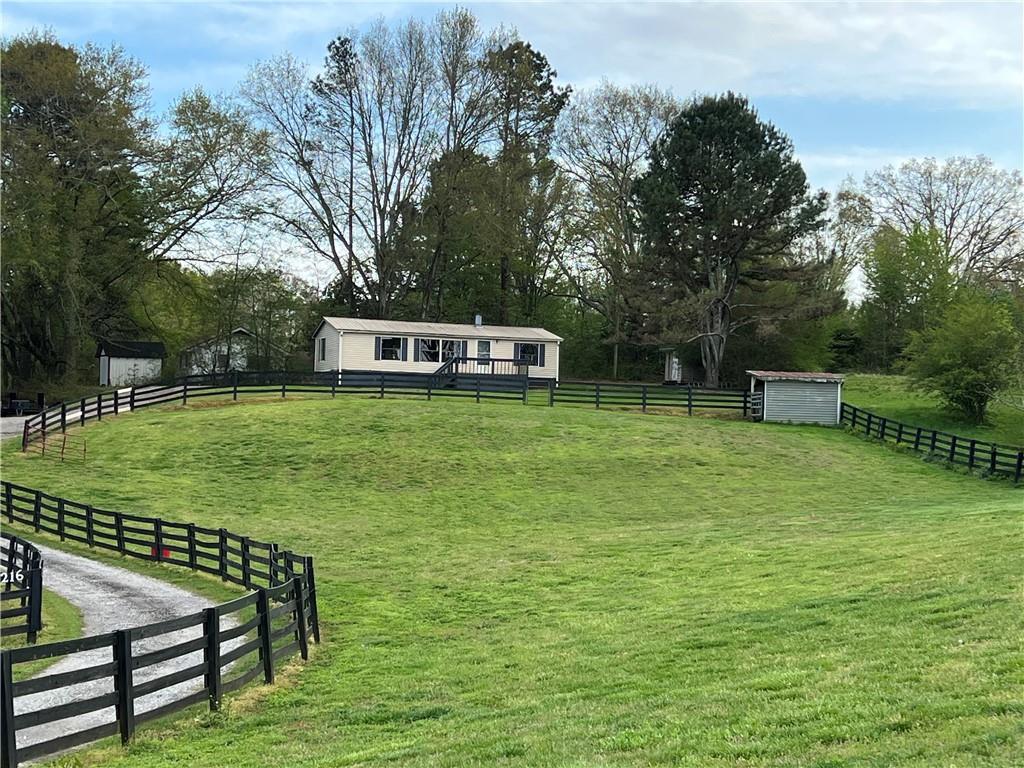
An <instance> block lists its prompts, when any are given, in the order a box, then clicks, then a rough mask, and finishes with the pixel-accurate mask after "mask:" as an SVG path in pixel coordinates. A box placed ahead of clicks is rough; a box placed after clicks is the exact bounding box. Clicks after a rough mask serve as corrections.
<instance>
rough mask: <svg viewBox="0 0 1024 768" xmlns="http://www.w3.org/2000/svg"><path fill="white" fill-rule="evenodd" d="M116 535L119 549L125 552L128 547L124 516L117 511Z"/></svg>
mask: <svg viewBox="0 0 1024 768" xmlns="http://www.w3.org/2000/svg"><path fill="white" fill-rule="evenodd" d="M114 535H115V536H116V537H117V551H118V552H120V553H121V554H122V555H123V554H125V553H126V552H127V547H126V546H125V542H124V518H123V517H121V515H120V514H118V513H117V512H115V513H114Z"/></svg>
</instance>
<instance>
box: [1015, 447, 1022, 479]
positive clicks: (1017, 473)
mask: <svg viewBox="0 0 1024 768" xmlns="http://www.w3.org/2000/svg"><path fill="white" fill-rule="evenodd" d="M1022 474H1024V451H1017V469H1016V470H1015V471H1014V473H1013V482H1015V483H1019V482H1020V477H1021V475H1022Z"/></svg>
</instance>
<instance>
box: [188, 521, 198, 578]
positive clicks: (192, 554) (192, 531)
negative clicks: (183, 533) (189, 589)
mask: <svg viewBox="0 0 1024 768" xmlns="http://www.w3.org/2000/svg"><path fill="white" fill-rule="evenodd" d="M186 530H187V531H188V567H189V568H191V569H192V570H193V571H194V570H195V569H196V524H195V523H189V524H188V528H187V529H186Z"/></svg>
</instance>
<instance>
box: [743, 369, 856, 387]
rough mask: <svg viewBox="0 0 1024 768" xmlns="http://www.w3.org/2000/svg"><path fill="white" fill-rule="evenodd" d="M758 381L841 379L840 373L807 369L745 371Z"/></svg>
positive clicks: (823, 380)
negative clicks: (808, 370)
mask: <svg viewBox="0 0 1024 768" xmlns="http://www.w3.org/2000/svg"><path fill="white" fill-rule="evenodd" d="M747 373H748V374H750V375H751V376H753V377H754V378H755V379H757V380H758V381H816V382H819V383H822V384H824V383H835V382H841V381H842V380H843V374H841V373H820V372H807V371H747Z"/></svg>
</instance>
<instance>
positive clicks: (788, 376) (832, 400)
mask: <svg viewBox="0 0 1024 768" xmlns="http://www.w3.org/2000/svg"><path fill="white" fill-rule="evenodd" d="M747 373H748V374H749V375H750V396H751V413H752V415H753V416H754V418H755V419H758V420H759V421H783V422H791V423H794V424H829V425H836V424H838V423H839V406H840V403H841V402H842V394H843V376H842V374H838V373H804V372H796V371H747Z"/></svg>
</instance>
